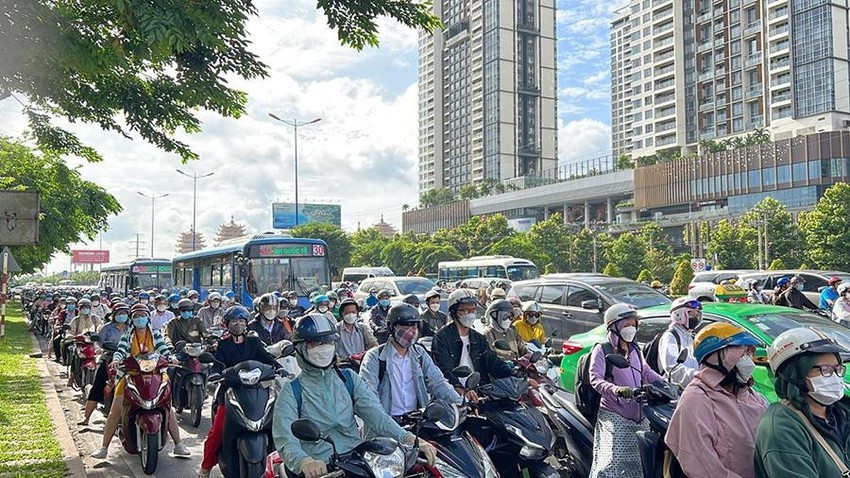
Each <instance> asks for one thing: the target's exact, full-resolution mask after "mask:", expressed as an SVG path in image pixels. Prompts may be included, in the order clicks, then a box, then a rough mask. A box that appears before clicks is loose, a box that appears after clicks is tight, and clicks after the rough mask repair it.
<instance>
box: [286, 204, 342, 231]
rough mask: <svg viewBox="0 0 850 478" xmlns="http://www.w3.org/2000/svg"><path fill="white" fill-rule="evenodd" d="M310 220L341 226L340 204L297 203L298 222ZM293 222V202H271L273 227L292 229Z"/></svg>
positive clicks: (306, 222) (304, 222) (302, 223)
mask: <svg viewBox="0 0 850 478" xmlns="http://www.w3.org/2000/svg"><path fill="white" fill-rule="evenodd" d="M311 222H319V223H327V224H333V225H334V226H338V227H341V226H342V206H340V205H339V204H310V203H306V204H305V203H299V204H298V224H297V225H299V226H302V225H304V224H308V223H311ZM295 226H296V224H295V204H294V203H291V202H276V203H272V227H273V228H275V229H292V228H294V227H295Z"/></svg>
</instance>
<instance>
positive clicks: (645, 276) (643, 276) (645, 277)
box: [635, 269, 653, 283]
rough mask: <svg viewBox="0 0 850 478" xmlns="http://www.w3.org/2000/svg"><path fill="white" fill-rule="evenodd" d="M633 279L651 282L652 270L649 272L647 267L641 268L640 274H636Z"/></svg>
mask: <svg viewBox="0 0 850 478" xmlns="http://www.w3.org/2000/svg"><path fill="white" fill-rule="evenodd" d="M635 280H636V281H638V282H646V283H649V282H652V280H653V277H652V272H649V269H643V270H641V271H640V274H638V276H637V279H635Z"/></svg>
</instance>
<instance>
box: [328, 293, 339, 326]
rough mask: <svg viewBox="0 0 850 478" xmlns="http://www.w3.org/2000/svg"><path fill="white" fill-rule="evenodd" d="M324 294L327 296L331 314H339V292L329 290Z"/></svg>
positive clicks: (335, 315)
mask: <svg viewBox="0 0 850 478" xmlns="http://www.w3.org/2000/svg"><path fill="white" fill-rule="evenodd" d="M325 295H327V296H328V308H329V309H330V311H331V314H333V316H334V317H337V316H339V294H337V293H336V291H333V290H331V291H328V293H327V294H325ZM334 320H336V319H334Z"/></svg>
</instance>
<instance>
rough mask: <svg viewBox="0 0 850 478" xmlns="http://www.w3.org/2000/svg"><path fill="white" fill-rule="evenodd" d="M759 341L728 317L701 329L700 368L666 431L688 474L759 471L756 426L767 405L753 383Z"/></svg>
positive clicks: (708, 476) (706, 476)
mask: <svg viewBox="0 0 850 478" xmlns="http://www.w3.org/2000/svg"><path fill="white" fill-rule="evenodd" d="M757 345H759V341H758V340H757V339H756V338H755V337H753V336H752V335H750V334H749V333H748V332H747V331H745V330H744V329H742V328H740V327H738V326H737V325H732V324H728V323H724V322H715V323H713V324H710V325H708V326H706V327H705V328H704V329H702V330H701V331H700V332H699V334H697V337H696V346H695V349H694V352H695V354H696V358H697V360H698V362H699V364H700V365H699V367H700V368H699V371H698V372H697V374H696V375H695V376H694V378H693V380H692V381H691V382H690V384H689V385H688V386H687V387H686V388H685V391H684V392H683V393H682V396H681V397H679V403H678V404H677V405H676V410H675V412H673V418H672V419H671V420H670V425H669V427H668V429H667V435H666V437H665V442H666V443H667V446H668V447H669V448H670V450H671V451H672V452H673V454H674V455H675V456H676V458H677V459H678V461H679V465H680V466H681V467H682V471H683V472H684V473H685V475H687V476H689V477H691V478H714V477H716V476H741V477H752V476H755V470H754V468H753V466H754V464H753V454H754V452H755V446H756V442H755V434H756V427H757V426H758V422H759V420H760V419H761V416H762V414H763V413H764V411H765V410H766V409H767V401H766V400H765V399H764V397H762V396H761V395H760V394H759V393H758V392H756V391H754V390H753V388H752V385H753V370H754V369H755V362H753V354H754V353H755V347H756V346H757Z"/></svg>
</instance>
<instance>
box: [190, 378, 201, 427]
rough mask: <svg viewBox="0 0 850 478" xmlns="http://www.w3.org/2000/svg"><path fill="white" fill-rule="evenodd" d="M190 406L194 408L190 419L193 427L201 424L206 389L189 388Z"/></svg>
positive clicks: (195, 386) (193, 386) (194, 386)
mask: <svg viewBox="0 0 850 478" xmlns="http://www.w3.org/2000/svg"><path fill="white" fill-rule="evenodd" d="M188 395H189V405H190V406H191V407H192V409H191V414H190V417H189V418H190V419H191V422H192V426H193V427H197V426H198V425H200V424H201V410H203V408H204V389H203V387H199V386H197V385H192V386H191V388H189V393H188Z"/></svg>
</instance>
